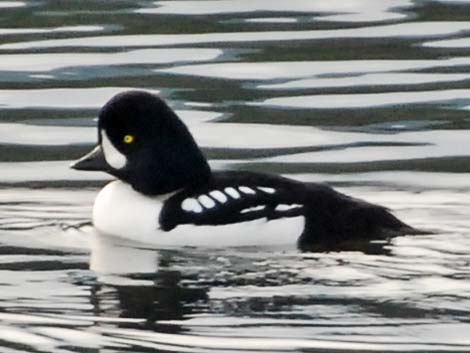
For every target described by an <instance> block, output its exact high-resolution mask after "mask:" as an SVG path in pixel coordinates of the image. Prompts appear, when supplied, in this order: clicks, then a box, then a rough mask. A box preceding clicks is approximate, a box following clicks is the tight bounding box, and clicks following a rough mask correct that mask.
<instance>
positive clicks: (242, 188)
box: [238, 186, 256, 195]
mask: <svg viewBox="0 0 470 353" xmlns="http://www.w3.org/2000/svg"><path fill="white" fill-rule="evenodd" d="M238 190H240V191H241V192H243V193H244V194H251V195H254V194H255V193H256V192H255V190H253V189H252V188H249V187H248V186H240V187H239V188H238Z"/></svg>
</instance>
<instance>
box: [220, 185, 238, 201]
mask: <svg viewBox="0 0 470 353" xmlns="http://www.w3.org/2000/svg"><path fill="white" fill-rule="evenodd" d="M224 191H225V192H226V193H227V194H228V195H229V196H231V197H232V198H234V199H239V198H240V194H239V192H238V191H237V190H235V189H234V188H232V187H228V188H225V189H224Z"/></svg>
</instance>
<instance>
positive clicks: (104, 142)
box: [101, 131, 127, 169]
mask: <svg viewBox="0 0 470 353" xmlns="http://www.w3.org/2000/svg"><path fill="white" fill-rule="evenodd" d="M101 147H102V148H103V153H104V159H106V162H107V163H108V164H109V165H110V166H111V167H113V168H114V169H122V168H124V167H125V166H126V164H127V158H126V156H125V155H123V154H122V153H121V152H119V151H118V150H117V149H116V147H114V145H113V144H112V142H111V140H110V139H109V137H108V135H107V134H106V131H101Z"/></svg>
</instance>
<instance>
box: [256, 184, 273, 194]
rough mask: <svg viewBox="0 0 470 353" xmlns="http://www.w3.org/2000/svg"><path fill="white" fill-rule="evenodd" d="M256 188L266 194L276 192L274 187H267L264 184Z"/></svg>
mask: <svg viewBox="0 0 470 353" xmlns="http://www.w3.org/2000/svg"><path fill="white" fill-rule="evenodd" d="M257 189H258V190H261V191H264V192H266V193H268V194H274V193H275V192H276V189H273V188H268V187H264V186H258V187H257Z"/></svg>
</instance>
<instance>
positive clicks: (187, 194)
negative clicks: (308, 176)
mask: <svg viewBox="0 0 470 353" xmlns="http://www.w3.org/2000/svg"><path fill="white" fill-rule="evenodd" d="M304 188H305V186H304V184H302V183H299V182H296V181H293V180H290V179H285V178H281V177H277V176H270V175H264V174H256V173H248V172H220V173H214V175H213V177H212V179H211V181H210V182H209V183H207V184H205V185H203V186H199V187H197V188H194V189H190V190H183V191H181V192H179V193H177V194H175V195H173V196H172V197H171V198H169V199H168V200H167V201H166V202H165V204H164V206H163V209H162V211H161V213H160V219H159V223H160V227H161V229H163V230H165V231H169V230H171V229H173V228H175V227H176V226H178V225H180V224H196V225H223V224H230V223H237V222H245V221H251V220H255V219H260V218H266V219H268V220H270V219H277V218H281V217H295V216H299V215H302V214H304V207H305V205H304V202H303V195H305V192H303V191H304Z"/></svg>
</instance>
